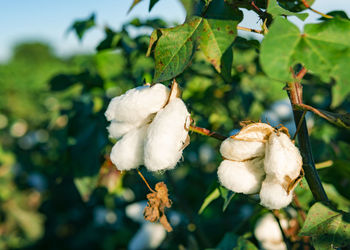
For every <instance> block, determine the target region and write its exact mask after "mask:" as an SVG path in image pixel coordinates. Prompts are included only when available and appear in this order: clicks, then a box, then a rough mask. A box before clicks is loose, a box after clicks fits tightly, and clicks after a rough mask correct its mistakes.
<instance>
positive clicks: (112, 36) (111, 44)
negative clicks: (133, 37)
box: [96, 28, 122, 51]
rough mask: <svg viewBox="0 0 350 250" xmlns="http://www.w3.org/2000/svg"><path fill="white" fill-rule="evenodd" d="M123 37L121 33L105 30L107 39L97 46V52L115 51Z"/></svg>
mask: <svg viewBox="0 0 350 250" xmlns="http://www.w3.org/2000/svg"><path fill="white" fill-rule="evenodd" d="M121 38H122V35H121V34H120V33H117V32H114V31H113V30H111V29H109V28H105V39H103V40H102V41H101V42H100V44H99V45H97V47H96V50H97V51H101V50H105V49H114V48H116V47H117V45H118V44H119V41H120V39H121Z"/></svg>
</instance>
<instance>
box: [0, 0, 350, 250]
mask: <svg viewBox="0 0 350 250" xmlns="http://www.w3.org/2000/svg"><path fill="white" fill-rule="evenodd" d="M134 2H136V1H134ZM156 2H157V1H151V4H152V3H153V4H155V3H156ZM184 2H186V1H184ZM280 2H285V3H286V5H287V4H289V1H280ZM292 2H295V1H292ZM187 5H188V6H189V4H187ZM187 5H186V8H190V7H188V6H187ZM192 5H193V2H191V6H192ZM150 8H151V6H150ZM290 9H291V10H294V9H293V6H292V7H291V8H290ZM93 20H94V16H93V15H92V16H91V17H90V19H89V20H88V21H89V22H90V24H84V25H82V24H81V22H83V21H79V22H75V25H74V26H73V27H75V29H78V28H79V30H80V31H78V30H76V31H77V32H78V36H79V37H80V38H81V37H82V36H83V33H84V31H85V30H86V29H87V28H90V26H91V22H93ZM78 24H79V25H78ZM130 27H133V29H136V30H139V31H140V32H137V34H138V35H136V36H131V35H130V34H129V28H130ZM144 27H152V28H164V27H167V25H166V23H165V22H164V21H162V20H159V19H153V20H139V19H135V20H133V21H131V22H129V23H126V24H125V25H124V26H123V27H122V28H121V30H114V29H113V28H112V27H106V28H105V37H104V39H102V41H101V43H100V44H99V45H98V46H97V48H96V53H94V54H91V55H75V56H72V57H70V58H64V59H63V58H59V57H57V56H56V55H55V54H54V53H53V52H52V49H51V48H50V47H49V46H48V45H45V44H41V43H25V44H20V45H17V46H16V47H15V48H14V51H13V56H12V57H11V59H10V60H9V61H8V62H6V63H3V64H0V94H1V97H2V98H1V99H0V145H1V146H0V249H104V250H109V249H126V248H127V246H128V243H129V241H130V240H131V238H132V237H133V236H134V235H135V233H136V232H137V230H138V229H139V227H140V226H139V223H137V222H135V221H133V220H131V219H130V218H129V217H128V216H127V215H126V212H125V208H126V206H127V205H129V204H132V203H134V202H137V201H142V200H145V198H146V194H147V192H148V190H147V188H146V186H145V185H144V183H143V182H142V180H141V179H140V178H139V176H138V175H137V173H136V172H135V171H130V172H127V173H121V172H119V171H117V170H116V168H115V167H114V166H113V165H112V164H111V162H110V160H109V158H108V154H109V152H110V150H111V147H112V145H113V143H114V141H110V140H109V139H108V137H107V131H106V126H107V121H106V120H105V117H104V111H105V110H106V107H107V105H108V103H109V101H110V99H111V98H112V97H114V96H117V95H120V94H122V93H124V92H125V91H126V90H128V89H130V88H133V87H135V86H139V85H142V84H143V83H144V82H145V81H146V82H151V81H152V76H153V75H154V63H155V62H154V59H153V58H152V57H146V52H147V49H148V45H149V41H150V37H149V34H144V33H143V32H142V30H143V28H144ZM79 32H80V33H79ZM79 34H80V35H79ZM229 49H230V51H231V50H232V53H233V65H232V67H231V77H230V78H229V79H228V78H226V77H224V76H223V74H219V73H218V72H217V71H216V70H215V68H214V67H213V66H212V65H211V64H210V63H208V61H207V59H206V56H205V54H204V53H203V52H201V51H197V52H196V53H195V55H194V57H193V60H192V61H191V64H190V67H187V68H186V69H185V70H184V72H183V73H182V74H181V75H179V76H178V77H177V81H178V82H179V83H180V85H181V87H182V88H183V99H184V101H185V102H186V104H187V105H188V107H189V110H190V112H191V114H192V117H193V119H194V121H195V122H196V124H197V125H198V126H201V127H205V128H208V129H210V130H215V131H218V132H220V133H221V134H224V135H229V134H230V133H232V131H234V130H235V129H239V128H240V126H239V122H240V121H243V120H253V121H258V120H260V119H263V113H264V112H266V111H267V110H269V109H270V107H271V105H272V104H273V103H275V102H276V101H279V100H284V99H285V98H287V95H286V92H285V91H284V90H283V87H284V85H283V83H281V82H279V81H275V80H272V79H270V78H268V77H267V76H266V75H265V74H264V73H263V71H262V69H261V65H260V64H259V49H260V43H259V42H258V41H256V40H254V39H247V38H242V37H236V38H235V40H234V42H233V44H232V46H231V47H230V48H229ZM168 83H169V82H165V84H168ZM303 83H304V93H305V94H304V97H305V100H304V101H305V103H307V104H310V105H312V106H314V107H317V108H321V109H325V110H330V111H333V112H350V98H349V97H348V96H347V97H345V98H344V100H343V101H342V103H340V104H339V105H338V106H337V107H336V108H334V107H331V103H332V88H333V86H334V84H333V83H332V82H331V83H329V82H322V80H321V79H319V78H318V77H317V76H313V75H311V74H307V75H306V77H305V80H304V82H303ZM309 120H310V121H311V122H312V123H313V126H310V134H311V143H312V146H313V153H314V156H315V161H316V162H317V163H322V162H325V161H329V160H331V161H332V163H333V164H332V166H330V167H328V168H323V169H320V170H319V172H320V175H321V179H322V181H324V182H325V183H328V184H327V186H326V187H327V192H328V193H329V194H330V195H329V196H330V198H331V201H332V202H333V204H334V205H335V206H338V208H339V209H342V210H345V211H349V209H350V207H349V204H350V201H349V200H350V192H349V190H350V181H349V180H350V170H349V165H350V158H349V150H350V144H349V141H350V133H349V131H348V130H345V129H340V128H336V127H334V126H332V125H331V124H329V123H328V122H326V121H324V120H322V119H321V118H318V117H314V116H312V117H311V118H310V119H309ZM219 146H220V142H219V141H217V140H215V139H212V138H208V137H203V136H201V135H197V134H191V144H190V145H189V146H188V147H187V148H186V149H185V151H184V160H183V161H182V162H180V163H179V164H178V165H179V166H178V167H177V168H176V169H174V170H172V171H169V172H167V173H164V174H162V173H156V174H152V173H149V172H146V171H145V169H144V168H141V171H142V172H143V174H144V175H145V177H146V179H147V180H148V181H149V182H150V184H151V185H152V186H154V184H155V183H156V182H158V181H164V182H165V183H167V185H168V188H169V193H170V198H171V199H172V200H173V206H172V208H171V211H175V212H177V213H178V214H179V218H180V220H179V222H178V224H177V225H176V226H174V232H173V233H171V234H169V235H168V237H167V238H166V239H165V240H164V241H163V242H162V244H161V246H160V248H161V249H179V248H188V249H204V248H215V247H218V248H219V249H232V248H233V247H237V248H239V249H245V248H244V247H247V249H255V248H256V247H258V242H257V240H256V239H255V237H254V235H252V234H251V232H252V231H253V230H254V226H255V223H256V221H257V219H258V218H259V217H260V216H261V215H262V214H264V213H265V212H266V209H265V208H263V207H261V206H260V205H259V204H258V199H257V198H256V197H255V196H251V197H248V196H244V195H240V194H236V195H232V193H231V194H230V193H228V192H227V191H226V192H225V190H220V191H219V192H218V193H215V195H214V196H215V197H214V198H218V197H219V195H221V197H222V199H221V198H220V199H212V198H213V197H211V199H210V201H211V202H210V204H209V203H208V204H206V205H205V209H204V210H202V211H201V213H200V214H198V211H199V209H200V208H201V206H202V204H203V201H205V199H206V196H207V195H208V194H212V193H213V190H216V188H217V187H218V183H217V177H216V168H217V166H218V164H219V162H220V161H221V156H220V154H219V153H218V149H219ZM303 183H304V185H303V186H302V187H298V188H297V191H296V192H297V194H298V197H299V200H300V203H301V206H302V208H303V209H305V210H306V211H307V210H308V209H309V208H310V206H311V205H312V203H313V200H312V196H311V192H310V190H309V189H308V186H307V184H306V182H305V181H303ZM331 194H332V195H331ZM227 201H229V202H227ZM223 206H224V207H225V208H226V209H224V210H225V211H223ZM281 213H283V214H288V211H287V210H285V211H281Z"/></svg>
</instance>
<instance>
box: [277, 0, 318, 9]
mask: <svg viewBox="0 0 350 250" xmlns="http://www.w3.org/2000/svg"><path fill="white" fill-rule="evenodd" d="M314 2H315V0H278V3H279V5H281V6H282V7H283V8H284V9H287V10H290V11H293V12H300V11H303V10H306V9H307V7H306V6H305V5H304V3H306V4H307V5H308V6H311V5H312V4H313V3H314Z"/></svg>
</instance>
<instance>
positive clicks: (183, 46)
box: [153, 17, 202, 82]
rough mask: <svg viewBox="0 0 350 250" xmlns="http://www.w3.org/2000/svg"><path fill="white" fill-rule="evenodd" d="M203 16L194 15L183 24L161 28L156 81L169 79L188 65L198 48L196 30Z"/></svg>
mask: <svg viewBox="0 0 350 250" xmlns="http://www.w3.org/2000/svg"><path fill="white" fill-rule="evenodd" d="M201 21H202V18H200V17H193V18H191V19H190V20H189V21H188V22H186V23H184V24H183V25H180V26H176V27H174V28H167V29H160V30H159V31H160V32H161V37H160V38H159V39H158V42H157V45H156V48H155V51H154V57H155V74H154V79H153V81H154V82H159V81H166V80H169V79H171V78H173V77H175V76H177V75H178V74H180V73H182V71H183V70H184V69H185V68H186V67H187V65H188V64H189V63H190V61H191V59H192V56H193V54H194V52H195V49H196V32H197V30H198V28H199V27H200V24H201Z"/></svg>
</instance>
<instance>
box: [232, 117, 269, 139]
mask: <svg viewBox="0 0 350 250" xmlns="http://www.w3.org/2000/svg"><path fill="white" fill-rule="evenodd" d="M273 131H274V128H273V127H271V126H270V125H268V124H266V123H261V122H257V123H251V124H248V125H245V126H244V127H243V128H242V129H241V131H240V132H239V133H238V134H236V135H233V136H231V138H233V139H235V140H241V141H256V142H266V141H267V140H268V138H269V136H270V134H271V133H272V132H273Z"/></svg>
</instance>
